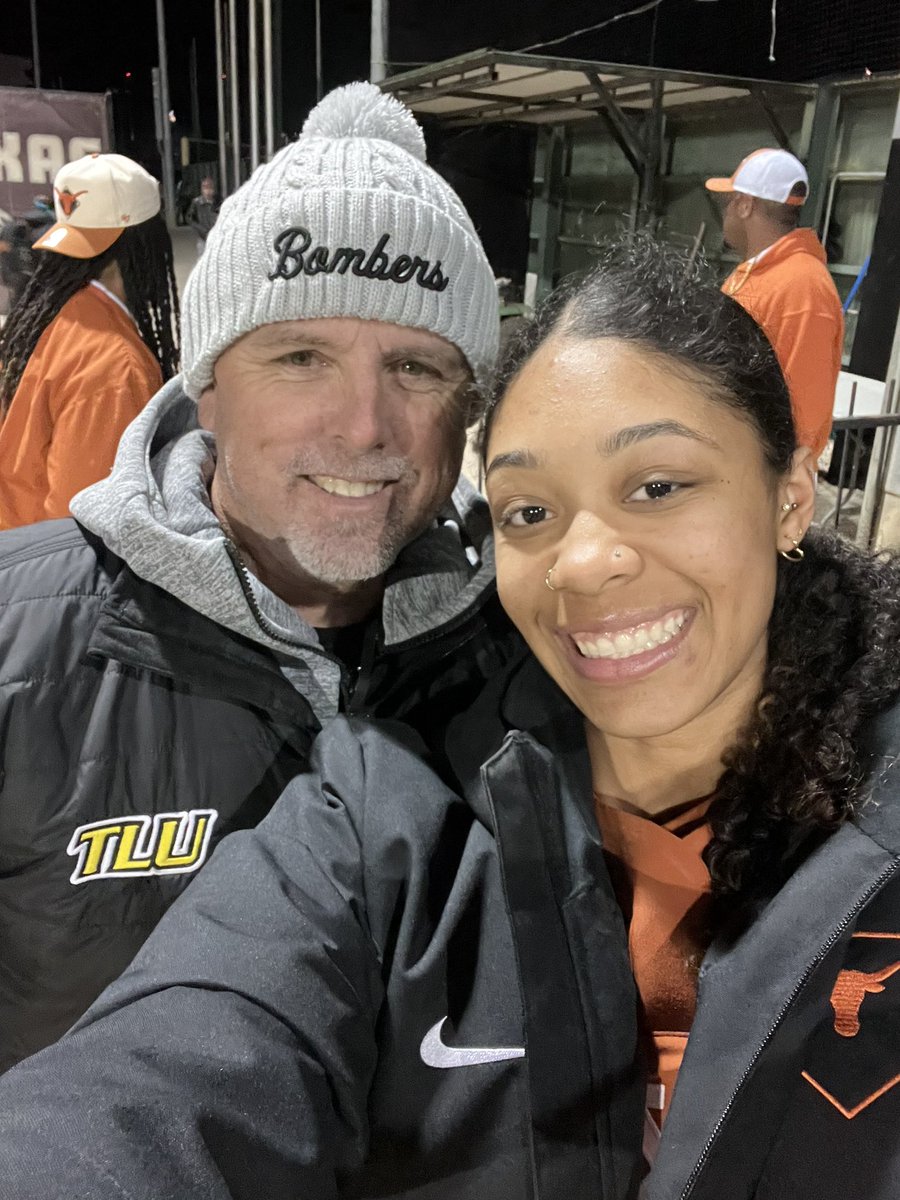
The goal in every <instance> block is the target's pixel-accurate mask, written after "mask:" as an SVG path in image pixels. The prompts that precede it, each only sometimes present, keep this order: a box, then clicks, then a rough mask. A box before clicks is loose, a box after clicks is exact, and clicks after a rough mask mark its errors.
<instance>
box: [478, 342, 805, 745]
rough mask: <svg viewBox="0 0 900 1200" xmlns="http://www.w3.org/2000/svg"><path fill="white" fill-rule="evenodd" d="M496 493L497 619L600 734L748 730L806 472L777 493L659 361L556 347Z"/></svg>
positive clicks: (753, 436)
mask: <svg viewBox="0 0 900 1200" xmlns="http://www.w3.org/2000/svg"><path fill="white" fill-rule="evenodd" d="M486 488H487V493H488V498H489V501H490V506H491V512H492V515H493V519H494V524H495V529H496V543H497V577H498V587H499V592H500V598H501V600H502V602H503V605H504V607H505V608H506V610H507V612H508V613H509V615H510V617H511V618H512V620H513V621H514V622H515V623H516V625H517V626H518V627H519V629H520V630H521V631H522V633H523V635H524V637H525V638H526V640H527V641H528V643H529V645H530V646H531V649H532V650H533V652H534V653H535V655H536V656H537V658H538V659H539V660H540V661H541V663H542V664H543V666H544V667H545V669H546V670H547V671H548V672H549V674H550V675H551V676H552V677H553V678H554V679H555V680H556V682H557V683H558V684H559V686H560V687H561V688H562V689H563V691H564V692H566V694H567V695H568V696H569V697H570V698H571V699H572V701H573V702H574V703H575V704H576V705H577V706H578V708H579V709H580V710H581V711H582V712H583V713H584V715H585V716H586V718H587V719H588V721H589V722H590V724H591V725H593V726H594V728H595V729H597V730H598V731H600V732H601V733H604V734H607V735H609V736H613V737H623V738H653V737H657V736H662V735H666V734H672V733H675V732H676V731H683V732H684V734H685V735H686V736H688V738H690V737H691V736H692V734H696V736H697V737H698V738H702V737H706V736H709V735H710V733H711V732H712V729H713V728H715V727H717V726H718V725H719V724H720V723H721V724H723V726H730V727H731V728H732V729H733V728H734V722H735V721H736V720H738V721H741V722H742V721H743V719H744V717H745V716H746V715H748V714H749V711H750V709H751V707H752V705H753V703H754V700H755V699H756V697H757V696H758V694H759V690H760V686H761V683H762V678H763V671H764V668H765V661H766V633H767V626H768V622H769V617H770V614H771V611H772V603H773V598H774V592H775V576H776V562H777V559H776V551H777V550H779V549H787V548H789V547H790V546H791V544H792V539H793V538H794V537H796V536H797V534H798V532H801V531H803V530H805V528H806V524H807V522H808V519H809V518H808V515H807V512H808V508H809V505H810V503H811V488H810V482H809V473H808V471H807V470H806V469H805V467H804V466H803V465H802V464H798V465H797V466H796V467H795V468H794V469H793V470H792V471H791V472H790V473H789V474H788V475H786V476H785V477H783V478H778V477H776V476H775V475H774V474H773V472H772V470H771V468H770V467H769V466H768V465H767V464H766V462H765V460H764V457H763V452H762V449H761V446H760V442H759V437H758V435H757V433H756V431H755V429H754V428H753V426H752V425H751V424H750V423H749V422H748V421H747V420H745V419H743V418H742V417H741V416H740V415H739V414H738V413H737V412H736V411H735V410H734V409H733V408H731V407H730V406H728V405H727V404H725V403H723V402H722V401H720V400H716V399H714V398H712V397H711V395H710V390H709V388H708V387H704V385H703V383H702V382H700V381H699V378H698V379H697V380H696V381H695V380H693V379H691V378H690V373H689V372H688V371H686V370H685V369H684V368H680V367H679V366H678V364H675V363H672V362H671V361H670V360H668V359H666V358H664V357H662V356H661V355H659V354H653V353H651V352H648V351H647V350H644V349H642V348H641V347H640V346H637V345H635V344H629V343H626V342H622V341H617V340H615V339H601V340H594V341H584V340H578V339H574V338H567V337H565V336H562V335H553V336H551V337H550V339H549V340H548V341H546V342H545V343H544V344H543V345H542V346H541V347H540V348H539V349H538V350H537V352H536V353H535V354H534V355H533V356H532V358H531V359H530V360H529V361H528V362H527V363H526V365H525V366H524V367H523V369H522V370H521V371H520V372H519V374H518V375H517V376H516V377H515V379H514V380H513V382H512V384H511V386H510V388H509V391H508V392H507V395H506V397H505V399H504V400H503V401H502V403H501V405H500V407H499V409H498V410H497V412H496V414H495V417H494V422H493V425H492V428H491V432H490V437H489V441H488V447H487V477H486ZM794 501H796V502H798V504H799V508H798V509H797V510H793V509H790V508H789V509H788V510H787V511H784V510H783V509H782V505H783V504H788V505H790V504H791V503H792V502H794ZM551 569H552V574H551V576H550V583H551V584H552V587H553V589H554V590H550V588H549V587H548V586H546V584H545V579H546V577H547V572H548V570H551ZM717 715H718V718H719V719H717Z"/></svg>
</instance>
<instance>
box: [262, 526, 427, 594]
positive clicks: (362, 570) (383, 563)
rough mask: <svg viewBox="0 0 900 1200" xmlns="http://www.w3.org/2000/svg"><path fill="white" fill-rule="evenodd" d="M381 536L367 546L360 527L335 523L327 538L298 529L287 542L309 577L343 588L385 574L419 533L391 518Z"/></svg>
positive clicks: (285, 540)
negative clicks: (392, 520) (342, 525)
mask: <svg viewBox="0 0 900 1200" xmlns="http://www.w3.org/2000/svg"><path fill="white" fill-rule="evenodd" d="M379 534H380V536H379V537H378V539H377V541H376V542H372V541H371V540H369V541H368V543H367V542H366V539H365V535H364V534H360V530H359V525H358V524H353V525H350V524H349V523H348V525H347V526H346V527H344V528H342V527H341V525H340V524H339V523H338V522H335V524H334V525H333V526H332V528H331V529H330V530H329V531H328V533H327V535H325V538H323V537H322V536H321V535H319V536H316V535H315V534H313V533H312V531H306V530H303V529H298V530H296V531H294V532H293V533H292V534H291V535H289V536H287V537H285V539H284V542H285V545H286V546H287V548H288V550H289V551H290V554H291V557H292V558H293V559H294V561H295V562H296V564H297V566H298V567H300V568H301V570H303V571H304V572H305V573H306V574H307V575H309V576H311V577H312V578H313V579H316V580H318V581H319V583H325V584H331V585H334V586H340V585H346V584H351V583H362V582H364V581H365V580H367V579H376V578H377V577H378V576H380V575H383V574H384V573H385V571H387V570H388V568H389V567H391V566H392V565H393V563H394V561H395V559H396V558H397V555H398V554H399V553H400V551H401V550H402V549H403V547H404V546H406V545H407V544H408V543H409V542H411V541H412V539H413V537H415V535H416V531H415V530H409V529H408V528H407V527H406V526H405V525H403V526H401V525H400V524H399V523H398V522H396V521H394V522H391V520H390V518H389V519H388V520H387V521H386V522H385V524H384V526H383V527H382V528H381V530H380V531H379Z"/></svg>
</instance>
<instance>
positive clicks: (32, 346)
mask: <svg viewBox="0 0 900 1200" xmlns="http://www.w3.org/2000/svg"><path fill="white" fill-rule="evenodd" d="M53 190H54V194H55V196H56V218H57V219H56V222H55V224H53V225H52V226H51V227H50V228H49V229H47V230H46V232H45V233H44V234H43V235H42V236H41V237H40V238H39V239H38V240H37V241H36V242H35V244H34V251H35V256H36V260H37V265H36V267H35V270H34V275H33V276H32V279H31V282H30V284H29V286H28V289H27V291H26V292H25V294H24V296H23V297H22V300H21V302H20V304H19V305H18V306H17V308H15V309H14V310H13V312H12V313H11V314H10V318H9V320H8V321H7V323H6V325H5V327H4V329H3V332H2V335H0V362H2V364H3V365H2V367H0V413H2V421H3V423H2V426H0V529H13V528H15V527H16V526H18V525H30V524H32V523H34V522H35V521H44V520H48V519H50V518H53V517H66V516H68V515H69V501H70V500H71V499H72V497H73V496H74V495H75V493H76V492H80V491H81V489H82V488H85V487H87V486H88V485H89V484H92V483H96V482H97V480H98V479H103V478H104V477H105V476H107V475H108V474H109V472H110V468H111V467H112V464H113V459H114V458H115V455H116V447H117V446H118V444H119V438H120V437H121V436H122V432H123V431H124V429H125V427H126V426H127V425H128V424H129V423H130V422H131V421H132V420H134V418H135V417H136V416H137V414H138V413H139V412H140V411H141V409H142V408H143V407H144V405H145V404H146V403H147V401H148V400H149V399H150V397H151V396H153V395H154V393H156V392H157V391H159V389H160V387H161V386H162V383H163V381H164V380H166V379H171V378H172V376H173V375H175V373H176V372H177V370H178V343H177V339H176V331H175V327H174V325H175V321H176V320H177V317H178V297H177V290H176V284H175V270H174V266H173V263H172V242H171V239H170V237H169V231H168V230H167V229H166V226H165V222H164V221H163V219H162V217H161V216H160V214H159V210H160V198H159V184H158V182H157V181H156V180H155V179H154V178H153V176H152V175H150V174H148V172H147V171H145V170H144V168H143V167H142V166H140V164H139V163H136V162H134V161H133V160H132V159H130V158H126V157H125V155H124V154H87V155H85V156H84V157H83V158H79V159H76V160H75V161H74V162H70V163H67V164H66V165H65V166H64V167H62V168H61V170H60V171H58V172H57V175H56V179H55V181H54V189H53Z"/></svg>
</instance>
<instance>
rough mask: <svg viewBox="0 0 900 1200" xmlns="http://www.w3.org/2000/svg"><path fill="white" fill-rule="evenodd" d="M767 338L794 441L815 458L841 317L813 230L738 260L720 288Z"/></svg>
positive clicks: (824, 436) (825, 430)
mask: <svg viewBox="0 0 900 1200" xmlns="http://www.w3.org/2000/svg"><path fill="white" fill-rule="evenodd" d="M722 291H723V292H725V293H726V294H727V295H729V296H734V298H735V300H737V301H738V302H739V303H740V304H742V305H743V307H744V308H745V309H746V310H747V312H748V313H749V314H750V315H751V317H753V318H754V320H755V321H756V322H757V323H758V324H759V325H761V326H762V328H763V330H764V331H765V334H766V337H768V339H769V341H770V342H771V343H772V347H773V349H774V350H775V353H776V354H777V355H778V361H779V362H780V363H781V369H782V371H784V375H785V378H786V379H787V382H788V387H789V388H790V392H791V405H792V408H793V413H794V424H795V426H796V428H797V442H798V444H799V445H801V446H810V447H811V448H812V451H813V453H814V454H815V455H816V456H817V457H818V455H819V454H821V453H822V450H823V449H824V447H825V443H826V442H827V441H828V435H829V433H830V431H831V417H832V412H833V410H834V389H835V384H836V383H837V377H838V372H839V371H840V369H841V349H842V347H843V342H844V317H843V313H842V312H841V302H840V299H839V298H838V294H837V290H836V289H835V286H834V283H833V282H832V280H831V276H830V275H829V274H828V269H827V267H826V266H825V251H824V249H823V248H822V243H821V242H820V241H819V239H818V238H817V237H816V235H815V233H813V231H812V230H811V229H795V230H794V231H793V232H792V233H788V234H785V236H784V237H783V238H779V240H778V241H777V242H775V243H774V244H773V245H772V246H770V247H769V249H768V250H766V251H764V252H763V255H762V257H759V256H757V258H756V259H749V260H748V261H747V262H743V263H740V264H739V265H738V266H737V267H736V268H735V269H734V271H732V273H731V274H730V275H729V276H728V278H727V279H726V280H725V282H724V284H723V285H722Z"/></svg>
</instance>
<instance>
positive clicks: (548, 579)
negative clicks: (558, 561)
mask: <svg viewBox="0 0 900 1200" xmlns="http://www.w3.org/2000/svg"><path fill="white" fill-rule="evenodd" d="M555 570H556V567H555V566H554V567H551V568H550V570H549V571H548V572H547V574H546V575H545V576H544V583H546V585H547V587H548V588H549V589H550V591H551V592H555V591H556V588H555V587H554V586H553V584H552V583H551V582H550V576H551V575H552V574H553V572H554V571H555Z"/></svg>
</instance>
